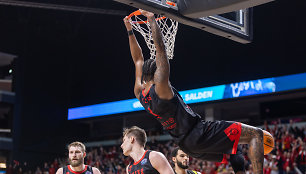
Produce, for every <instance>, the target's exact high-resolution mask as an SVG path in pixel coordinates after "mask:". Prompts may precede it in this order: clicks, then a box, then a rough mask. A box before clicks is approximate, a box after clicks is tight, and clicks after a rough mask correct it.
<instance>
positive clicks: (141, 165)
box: [128, 150, 158, 174]
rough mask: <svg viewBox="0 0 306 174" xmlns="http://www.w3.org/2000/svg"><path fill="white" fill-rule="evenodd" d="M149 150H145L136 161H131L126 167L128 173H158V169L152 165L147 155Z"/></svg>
mask: <svg viewBox="0 0 306 174" xmlns="http://www.w3.org/2000/svg"><path fill="white" fill-rule="evenodd" d="M150 153H151V151H150V150H147V151H145V153H144V154H143V156H142V158H141V159H140V160H139V161H137V162H131V163H130V165H129V167H128V173H129V174H158V171H157V170H156V169H155V168H154V167H153V166H152V164H151V162H150V159H149V155H150Z"/></svg>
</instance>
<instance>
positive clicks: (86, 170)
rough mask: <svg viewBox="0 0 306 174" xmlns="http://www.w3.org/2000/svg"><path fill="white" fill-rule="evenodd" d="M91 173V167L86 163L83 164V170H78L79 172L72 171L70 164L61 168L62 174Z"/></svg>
mask: <svg viewBox="0 0 306 174" xmlns="http://www.w3.org/2000/svg"><path fill="white" fill-rule="evenodd" d="M83 173H84V174H93V171H92V167H91V166H88V165H85V168H84V170H82V171H80V172H76V171H73V170H72V169H71V168H70V165H68V166H65V167H64V168H63V174H83Z"/></svg>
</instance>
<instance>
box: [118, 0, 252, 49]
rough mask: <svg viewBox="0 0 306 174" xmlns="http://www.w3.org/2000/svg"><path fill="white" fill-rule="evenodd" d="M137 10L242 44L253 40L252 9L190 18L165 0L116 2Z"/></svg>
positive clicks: (119, 0)
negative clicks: (146, 11)
mask: <svg viewBox="0 0 306 174" xmlns="http://www.w3.org/2000/svg"><path fill="white" fill-rule="evenodd" d="M115 1H117V2H120V3H124V4H127V5H130V6H133V7H135V8H141V9H145V10H148V11H151V12H154V13H156V14H161V15H164V16H166V17H168V18H171V19H174V20H176V21H178V22H179V23H182V24H185V25H189V26H192V27H195V28H199V29H201V30H204V31H207V32H210V33H213V34H216V35H219V36H222V37H225V38H228V39H231V40H234V41H237V42H240V43H249V42H251V40H252V34H253V33H252V23H253V21H252V8H247V9H242V10H237V11H233V12H228V13H224V14H219V15H216V14H214V12H213V11H212V10H211V11H210V12H209V13H206V14H210V13H212V14H211V15H209V16H207V17H199V18H190V17H187V16H186V15H182V14H181V13H180V10H179V7H178V4H177V3H175V2H172V1H165V0H115Z"/></svg>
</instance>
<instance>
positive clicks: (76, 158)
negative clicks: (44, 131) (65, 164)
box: [69, 146, 86, 167]
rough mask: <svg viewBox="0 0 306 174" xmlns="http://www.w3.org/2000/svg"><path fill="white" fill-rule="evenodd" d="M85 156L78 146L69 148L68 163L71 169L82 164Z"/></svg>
mask: <svg viewBox="0 0 306 174" xmlns="http://www.w3.org/2000/svg"><path fill="white" fill-rule="evenodd" d="M85 156H86V154H85V152H83V151H82V148H81V147H79V146H71V147H70V149H69V163H70V165H71V166H72V167H78V166H80V165H82V164H84V158H85Z"/></svg>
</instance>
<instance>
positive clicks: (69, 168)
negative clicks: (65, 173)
mask: <svg viewBox="0 0 306 174" xmlns="http://www.w3.org/2000/svg"><path fill="white" fill-rule="evenodd" d="M68 170H69V171H70V172H72V173H75V174H82V173H84V172H85V171H86V170H87V165H85V168H84V170H82V171H80V172H76V171H74V170H72V169H71V167H70V165H68Z"/></svg>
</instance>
